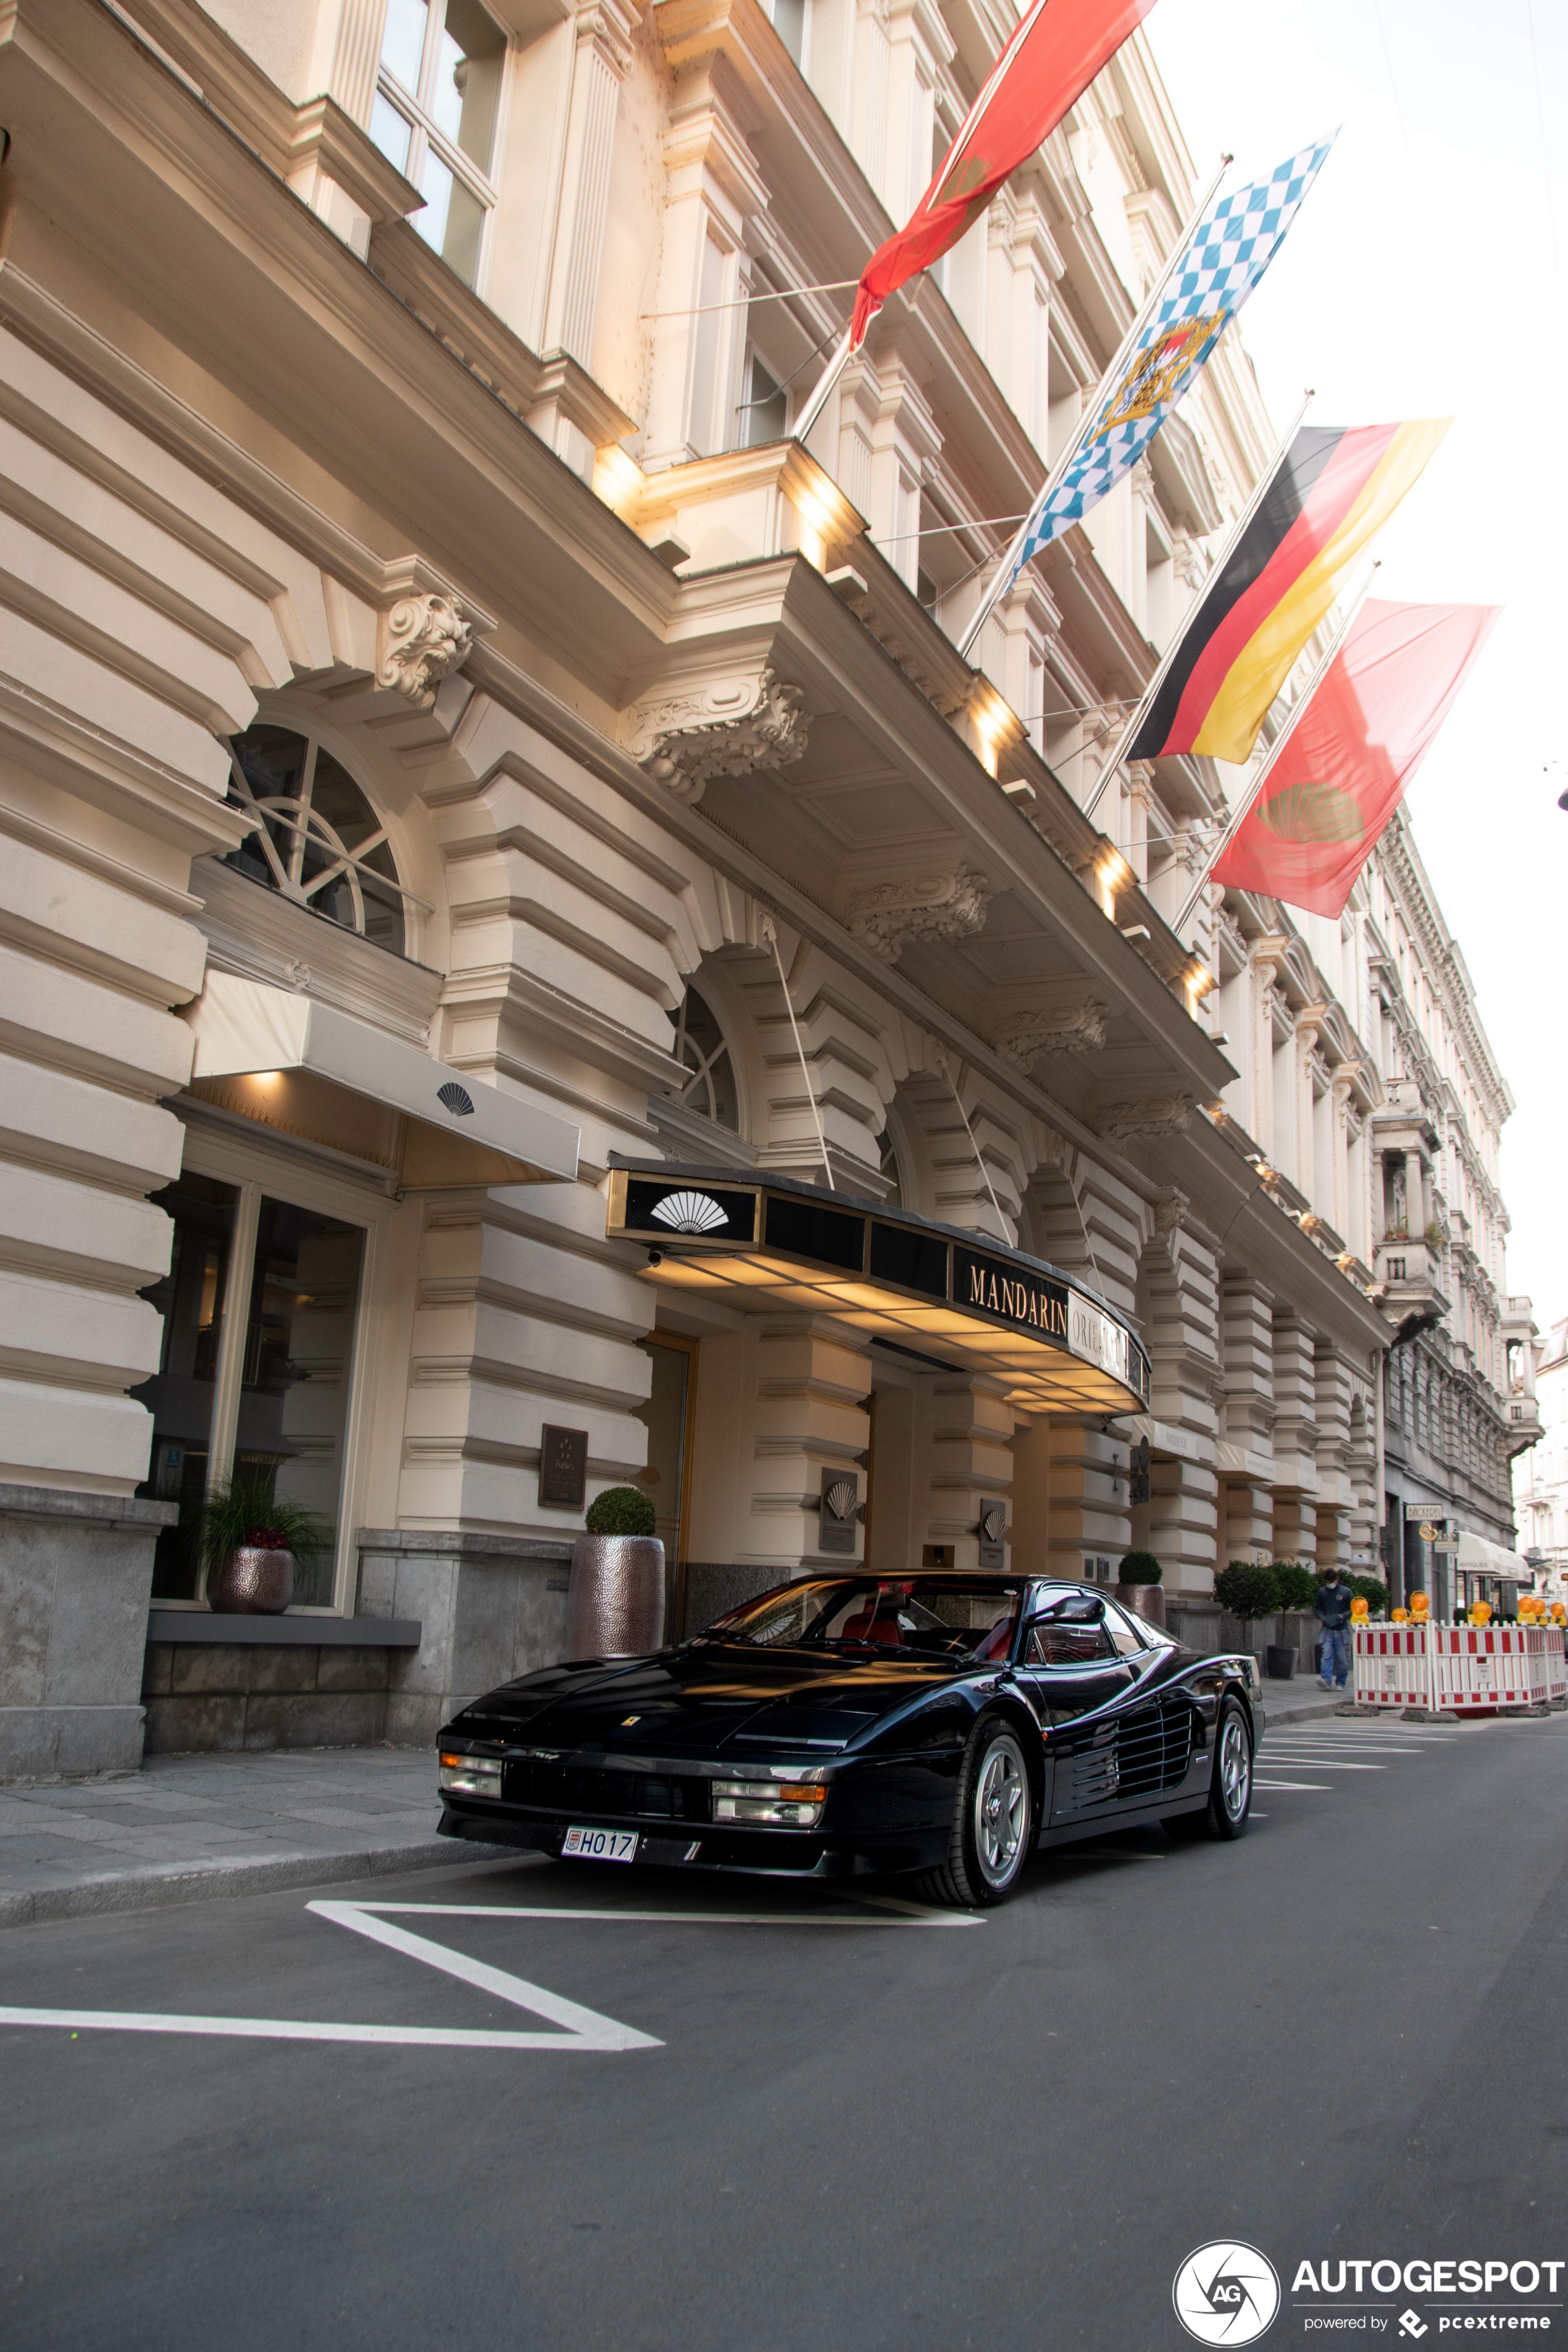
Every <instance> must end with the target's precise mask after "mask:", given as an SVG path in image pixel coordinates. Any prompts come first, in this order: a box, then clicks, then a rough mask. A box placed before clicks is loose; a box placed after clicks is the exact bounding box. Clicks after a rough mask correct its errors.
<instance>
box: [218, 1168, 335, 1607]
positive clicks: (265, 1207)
mask: <svg viewBox="0 0 1568 2352" xmlns="http://www.w3.org/2000/svg"><path fill="white" fill-rule="evenodd" d="M363 1255H364V1234H363V1231H362V1229H361V1228H360V1227H359V1226H358V1225H346V1224H341V1223H339V1222H338V1221H337V1219H336V1218H334V1217H321V1216H318V1215H316V1213H314V1211H312V1210H310V1209H299V1208H295V1207H294V1206H293V1205H292V1203H291V1202H287V1201H272V1200H267V1199H264V1200H263V1201H262V1203H261V1216H260V1223H259V1224H258V1230H257V1236H256V1266H255V1271H254V1274H253V1275H252V1277H251V1285H250V1316H249V1321H248V1323H247V1329H246V1335H245V1369H244V1371H243V1373H242V1375H241V1388H240V1399H239V1428H238V1433H237V1439H236V1444H235V1463H234V1466H235V1473H236V1475H237V1476H244V1477H246V1478H247V1479H255V1480H257V1481H258V1482H259V1483H261V1484H263V1485H265V1486H267V1487H268V1490H269V1491H270V1492H271V1493H272V1494H274V1495H276V1496H279V1497H280V1498H281V1499H283V1500H285V1501H287V1502H290V1503H297V1504H299V1505H300V1506H301V1507H303V1508H304V1509H306V1510H310V1511H315V1512H317V1513H319V1514H320V1516H321V1518H322V1519H323V1520H324V1521H325V1522H326V1524H327V1526H328V1528H329V1529H330V1530H331V1533H330V1536H329V1538H327V1540H326V1541H324V1542H323V1544H322V1547H321V1553H320V1555H319V1556H318V1558H317V1559H315V1561H314V1562H312V1563H310V1565H309V1566H307V1564H306V1563H304V1562H301V1563H300V1580H299V1583H298V1585H297V1587H296V1590H295V1594H294V1598H295V1601H296V1602H300V1603H307V1604H310V1603H313V1604H315V1605H317V1606H321V1605H324V1604H326V1603H328V1602H330V1601H331V1597H332V1560H333V1554H334V1551H335V1549H336V1545H337V1534H338V1514H339V1510H340V1507H341V1502H342V1477H343V1447H344V1442H345V1439H346V1436H347V1433H348V1415H349V1375H350V1370H351V1368H352V1366H353V1340H354V1318H355V1316H356V1314H357V1312H358V1308H359V1289H360V1266H361V1261H362V1259H363Z"/></svg>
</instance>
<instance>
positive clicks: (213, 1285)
mask: <svg viewBox="0 0 1568 2352" xmlns="http://www.w3.org/2000/svg"><path fill="white" fill-rule="evenodd" d="M154 1198H155V1200H156V1202H157V1205H158V1206H159V1207H160V1208H162V1209H164V1210H166V1211H167V1213H168V1214H169V1215H170V1216H171V1217H172V1218H173V1219H174V1235H173V1244H172V1255H171V1260H170V1269H169V1272H168V1274H167V1275H166V1276H163V1279H162V1280H161V1281H159V1282H156V1283H153V1284H152V1285H151V1286H149V1287H148V1288H147V1289H146V1290H144V1291H143V1292H142V1297H143V1298H145V1299H147V1300H149V1301H150V1302H151V1303H152V1305H153V1306H155V1307H157V1308H158V1309H159V1311H160V1313H161V1314H162V1316H163V1350H162V1354H161V1357H160V1360H159V1368H158V1370H157V1372H156V1373H155V1374H154V1375H153V1378H152V1379H151V1380H150V1381H143V1382H142V1385H141V1387H140V1388H137V1389H133V1390H132V1395H133V1396H134V1397H135V1398H136V1399H137V1401H138V1402H140V1403H142V1404H144V1405H145V1406H146V1407H147V1409H148V1411H149V1412H151V1413H152V1415H153V1454H152V1467H151V1473H150V1475H149V1476H148V1478H147V1480H146V1481H145V1482H144V1484H143V1485H142V1486H141V1487H140V1488H139V1489H138V1491H139V1492H140V1493H141V1494H142V1495H144V1496H156V1497H158V1498H159V1499H160V1500H162V1501H165V1502H174V1503H178V1504H179V1505H180V1506H181V1509H182V1520H181V1523H180V1524H178V1525H176V1526H174V1527H173V1528H164V1529H163V1532H162V1534H161V1535H160V1537H159V1539H158V1549H157V1556H156V1559H155V1561H154V1565H153V1599H154V1600H155V1601H199V1600H200V1599H201V1597H202V1576H201V1561H200V1559H199V1558H198V1556H197V1551H196V1547H195V1542H194V1540H193V1538H192V1534H191V1530H190V1527H189V1524H188V1514H189V1512H190V1510H191V1508H192V1507H194V1506H195V1505H196V1504H198V1503H199V1502H200V1501H201V1499H202V1497H203V1496H204V1495H205V1494H210V1493H212V1492H214V1491H216V1490H218V1489H221V1488H223V1487H224V1486H226V1485H227V1484H228V1482H229V1480H230V1479H231V1478H232V1479H236V1480H243V1481H244V1482H245V1483H246V1484H247V1486H259V1487H260V1488H262V1489H263V1490H264V1491H265V1493H266V1494H268V1496H273V1497H275V1498H277V1499H278V1500H279V1501H286V1502H289V1503H292V1504H295V1505H297V1506H300V1507H303V1508H305V1509H307V1510H310V1511H313V1512H314V1513H315V1514H316V1515H317V1517H318V1518H319V1519H320V1520H321V1523H322V1531H323V1532H322V1542H321V1551H320V1553H319V1554H318V1556H317V1558H316V1559H315V1560H314V1561H313V1562H311V1563H310V1564H308V1565H307V1564H306V1563H303V1562H302V1563H301V1573H300V1578H299V1580H298V1582H297V1584H296V1589H295V1594H294V1605H295V1606H296V1607H303V1608H330V1607H331V1603H332V1599H333V1589H334V1582H335V1570H336V1564H337V1557H338V1552H339V1550H340V1548H341V1546H340V1530H341V1521H342V1505H343V1471H344V1463H345V1456H346V1452H347V1439H348V1423H349V1403H350V1387H351V1375H352V1372H353V1358H354V1341H355V1335H356V1330H357V1327H358V1318H359V1309H360V1300H361V1291H362V1287H363V1267H364V1248H365V1234H364V1229H363V1227H362V1226H360V1225H357V1224H349V1223H344V1222H343V1221H342V1219H340V1218H336V1217H331V1216H324V1215H321V1213H318V1212H317V1211H315V1210H313V1209H306V1208H300V1207H299V1206H297V1205H296V1204H295V1203H294V1202H288V1201H280V1200H277V1199H274V1198H273V1197H272V1196H271V1195H270V1194H268V1193H266V1192H263V1191H262V1190H261V1188H260V1186H259V1185H257V1184H225V1183H220V1182H218V1181H216V1180H215V1179H213V1178H211V1177H206V1176H200V1175H195V1174H187V1175H185V1176H183V1177H182V1178H181V1180H180V1181H179V1182H178V1183H177V1184H172V1185H170V1186H168V1187H167V1188H166V1189H165V1190H164V1191H163V1192H160V1193H158V1194H156V1195H155V1196H154ZM242 1304H243V1305H244V1307H245V1312H244V1313H243V1315H242V1314H241V1312H240V1308H241V1306H242Z"/></svg>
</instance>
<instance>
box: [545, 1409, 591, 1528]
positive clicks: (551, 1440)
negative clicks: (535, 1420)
mask: <svg viewBox="0 0 1568 2352" xmlns="http://www.w3.org/2000/svg"><path fill="white" fill-rule="evenodd" d="M587 1491H588V1433H587V1431H586V1430H585V1429H556V1428H554V1427H553V1426H552V1424H551V1423H549V1422H546V1423H545V1424H544V1427H543V1428H542V1430H541V1431H540V1433H539V1499H540V1501H541V1502H542V1503H553V1504H555V1505H556V1506H557V1507H558V1508H560V1509H563V1510H567V1511H580V1510H581V1509H582V1507H583V1498H584V1496H585V1495H586V1493H587Z"/></svg>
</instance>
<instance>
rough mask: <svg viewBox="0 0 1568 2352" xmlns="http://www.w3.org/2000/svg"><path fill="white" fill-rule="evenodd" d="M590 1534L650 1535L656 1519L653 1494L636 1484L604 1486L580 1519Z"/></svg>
mask: <svg viewBox="0 0 1568 2352" xmlns="http://www.w3.org/2000/svg"><path fill="white" fill-rule="evenodd" d="M583 1524H584V1527H585V1528H587V1530H588V1533H589V1534H590V1535H591V1536H651V1535H652V1533H653V1531H654V1528H656V1527H657V1526H658V1519H657V1517H656V1516H655V1513H654V1507H653V1497H652V1496H650V1495H645V1494H644V1493H643V1490H642V1488H641V1487H640V1486H606V1487H605V1491H604V1493H603V1494H602V1495H595V1497H594V1499H593V1501H592V1502H591V1503H590V1504H589V1506H588V1509H587V1515H586V1517H584V1521H583Z"/></svg>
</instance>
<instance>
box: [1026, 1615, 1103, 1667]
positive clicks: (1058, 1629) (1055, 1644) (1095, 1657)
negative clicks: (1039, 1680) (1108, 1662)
mask: <svg viewBox="0 0 1568 2352" xmlns="http://www.w3.org/2000/svg"><path fill="white" fill-rule="evenodd" d="M1115 1655H1116V1652H1115V1650H1114V1649H1113V1648H1112V1646H1111V1641H1110V1634H1109V1633H1107V1631H1106V1629H1105V1625H1104V1622H1103V1621H1102V1622H1100V1623H1099V1624H1097V1625H1071V1624H1065V1623H1063V1622H1061V1621H1060V1620H1059V1619H1056V1618H1049V1617H1047V1618H1042V1619H1041V1620H1040V1621H1039V1622H1037V1623H1036V1624H1034V1625H1031V1626H1030V1628H1029V1638H1028V1642H1027V1643H1026V1646H1025V1651H1024V1664H1026V1666H1092V1665H1094V1664H1097V1663H1098V1661H1099V1660H1100V1659H1101V1658H1113V1657H1114V1656H1115Z"/></svg>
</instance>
